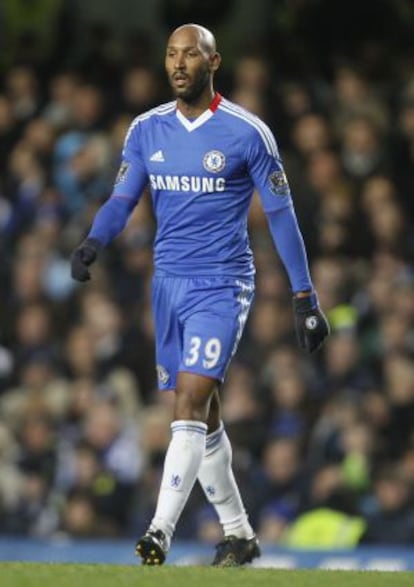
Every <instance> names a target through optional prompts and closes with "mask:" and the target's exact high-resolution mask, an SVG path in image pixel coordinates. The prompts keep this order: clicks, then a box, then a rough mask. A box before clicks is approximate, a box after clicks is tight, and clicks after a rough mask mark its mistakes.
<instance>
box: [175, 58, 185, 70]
mask: <svg viewBox="0 0 414 587" xmlns="http://www.w3.org/2000/svg"><path fill="white" fill-rule="evenodd" d="M184 66H185V61H184V55H182V54H178V55H176V57H175V61H174V67H175V69H183V68H184Z"/></svg>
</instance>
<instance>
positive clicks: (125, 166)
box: [112, 119, 148, 202]
mask: <svg viewBox="0 0 414 587" xmlns="http://www.w3.org/2000/svg"><path fill="white" fill-rule="evenodd" d="M141 132H142V131H141V126H140V124H139V121H138V120H137V119H135V120H134V121H133V122H132V124H131V126H130V127H129V130H128V132H127V134H126V137H125V141H124V146H123V149H122V161H121V164H120V167H119V170H118V174H117V176H116V178H115V183H114V188H113V191H112V197H114V196H115V197H122V198H127V199H131V200H133V201H135V202H137V201H138V200H139V198H140V196H141V194H142V191H143V190H144V188H145V186H146V185H147V183H148V174H147V171H146V168H145V165H144V161H143V157H142V153H141V146H140V135H141Z"/></svg>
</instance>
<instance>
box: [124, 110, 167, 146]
mask: <svg viewBox="0 0 414 587" xmlns="http://www.w3.org/2000/svg"><path fill="white" fill-rule="evenodd" d="M176 105H177V103H176V101H175V100H174V101H173V102H166V103H165V104H161V105H160V106H157V107H156V108H152V109H151V110H148V111H147V112H143V113H142V114H139V115H138V116H136V117H135V118H134V120H133V121H132V122H131V124H130V127H129V129H128V132H127V134H126V136H125V141H124V144H126V143H127V142H128V139H129V137H130V136H131V133H132V131H133V130H134V128H135V127H136V126H137V125H138V124H139V123H140V122H142V121H143V120H147V119H148V118H151V117H152V116H164V115H165V114H168V113H169V112H172V111H173V110H174V108H175V107H176Z"/></svg>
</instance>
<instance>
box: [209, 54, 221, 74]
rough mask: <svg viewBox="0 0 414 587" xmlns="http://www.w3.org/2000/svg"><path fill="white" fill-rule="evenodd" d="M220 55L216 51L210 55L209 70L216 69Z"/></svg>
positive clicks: (218, 65)
mask: <svg viewBox="0 0 414 587" xmlns="http://www.w3.org/2000/svg"><path fill="white" fill-rule="evenodd" d="M220 63H221V55H220V53H218V52H217V51H216V52H215V53H213V55H211V57H210V71H217V70H218V68H219V67H220Z"/></svg>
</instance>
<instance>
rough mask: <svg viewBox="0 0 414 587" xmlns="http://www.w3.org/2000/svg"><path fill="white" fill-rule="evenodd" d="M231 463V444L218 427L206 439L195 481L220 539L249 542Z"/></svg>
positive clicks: (250, 536)
mask: <svg viewBox="0 0 414 587" xmlns="http://www.w3.org/2000/svg"><path fill="white" fill-rule="evenodd" d="M231 460H232V450H231V444H230V441H229V439H228V436H227V434H226V431H225V430H224V426H223V423H221V424H220V427H219V428H218V429H217V430H215V431H214V432H212V433H211V434H209V435H208V436H207V439H206V450H205V453H204V458H203V462H202V464H201V467H200V470H199V472H198V480H199V481H200V484H201V487H202V488H203V491H204V493H205V494H206V497H207V499H208V501H209V502H210V503H211V504H212V505H213V506H214V507H215V509H216V512H217V514H218V517H219V520H220V523H221V525H222V526H223V531H224V535H225V536H231V535H233V536H237V537H238V538H247V539H249V538H252V537H253V536H254V531H253V528H252V527H251V526H250V524H249V520H248V518H247V514H246V511H245V509H244V506H243V502H242V500H241V497H240V492H239V489H238V487H237V484H236V480H235V478H234V474H233V471H232V468H231Z"/></svg>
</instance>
